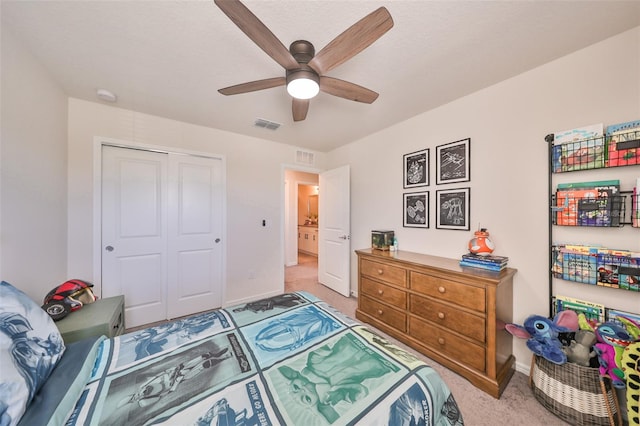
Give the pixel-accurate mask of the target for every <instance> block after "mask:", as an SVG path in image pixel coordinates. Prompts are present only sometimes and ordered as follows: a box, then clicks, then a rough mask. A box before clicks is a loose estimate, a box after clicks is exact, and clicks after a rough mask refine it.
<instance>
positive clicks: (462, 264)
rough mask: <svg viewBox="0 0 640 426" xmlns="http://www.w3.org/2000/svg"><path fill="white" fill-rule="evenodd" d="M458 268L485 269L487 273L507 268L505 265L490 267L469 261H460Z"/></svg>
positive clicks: (486, 264)
mask: <svg viewBox="0 0 640 426" xmlns="http://www.w3.org/2000/svg"><path fill="white" fill-rule="evenodd" d="M460 266H468V267H471V268H478V269H486V270H487V271H494V272H500V271H502V270H503V269H505V268H506V267H507V266H506V265H492V264H488V263H479V262H474V261H471V260H464V259H463V260H461V261H460Z"/></svg>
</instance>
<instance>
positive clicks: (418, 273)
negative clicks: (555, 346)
mask: <svg viewBox="0 0 640 426" xmlns="http://www.w3.org/2000/svg"><path fill="white" fill-rule="evenodd" d="M356 254H357V255H358V309H357V310H356V318H358V319H359V320H361V321H363V322H366V323H369V324H371V325H373V326H374V327H377V328H379V329H380V330H382V331H384V332H385V333H387V334H389V335H390V336H392V337H394V338H396V339H398V340H400V341H401V342H403V343H405V344H407V345H409V346H411V347H412V348H414V349H416V350H418V351H420V352H421V353H423V354H424V355H426V356H428V357H429V358H431V359H433V360H435V361H437V362H439V363H440V364H442V365H444V366H445V367H447V368H449V369H451V370H453V371H455V372H456V373H458V374H460V375H461V376H463V377H465V378H467V379H468V380H469V381H470V382H471V383H473V384H474V385H475V386H476V387H478V388H480V389H482V390H483V391H485V392H487V393H488V394H490V395H492V396H494V397H495V398H500V395H501V394H502V391H504V389H505V387H506V386H507V383H508V382H509V379H511V376H512V375H513V372H514V362H515V358H514V356H513V355H512V345H511V343H512V336H511V334H509V333H508V332H507V331H506V330H505V329H504V324H505V323H509V322H512V321H513V319H512V316H513V276H514V275H515V273H516V270H515V269H512V268H507V269H506V270H504V271H502V272H499V273H497V272H490V271H484V270H482V269H477V268H466V267H464V268H463V267H461V266H460V265H459V264H458V262H459V261H458V260H456V259H448V258H443V257H437V256H429V255H424V254H418V253H411V252H406V251H396V252H393V251H391V252H388V251H380V250H372V249H366V250H356Z"/></svg>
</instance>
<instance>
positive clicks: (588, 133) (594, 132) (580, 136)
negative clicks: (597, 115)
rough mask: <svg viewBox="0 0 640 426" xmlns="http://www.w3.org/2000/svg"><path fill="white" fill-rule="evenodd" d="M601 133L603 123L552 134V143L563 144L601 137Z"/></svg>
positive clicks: (602, 131)
mask: <svg viewBox="0 0 640 426" xmlns="http://www.w3.org/2000/svg"><path fill="white" fill-rule="evenodd" d="M603 133H604V124H603V123H598V124H591V125H589V126H584V127H577V128H575V129H569V130H563V131H560V132H555V133H554V134H553V141H554V143H556V144H565V143H571V142H577V141H581V140H584V139H591V138H595V137H598V136H602V135H603Z"/></svg>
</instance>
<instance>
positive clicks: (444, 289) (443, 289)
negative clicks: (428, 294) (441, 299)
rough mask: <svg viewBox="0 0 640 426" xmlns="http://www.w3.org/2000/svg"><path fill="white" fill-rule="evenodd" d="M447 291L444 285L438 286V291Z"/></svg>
mask: <svg viewBox="0 0 640 426" xmlns="http://www.w3.org/2000/svg"><path fill="white" fill-rule="evenodd" d="M445 291H447V289H446V288H444V287H442V286H440V287H438V292H440V293H444V292H445Z"/></svg>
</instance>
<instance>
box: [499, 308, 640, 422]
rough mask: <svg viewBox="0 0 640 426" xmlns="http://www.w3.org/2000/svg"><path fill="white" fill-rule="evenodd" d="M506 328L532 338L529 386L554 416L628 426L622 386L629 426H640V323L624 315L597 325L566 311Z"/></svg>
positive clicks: (568, 420) (529, 339)
mask: <svg viewBox="0 0 640 426" xmlns="http://www.w3.org/2000/svg"><path fill="white" fill-rule="evenodd" d="M505 328H506V329H507V331H509V332H510V333H511V334H513V335H514V336H516V337H521V338H527V339H528V340H527V347H528V348H529V349H530V350H531V351H532V352H533V353H534V357H533V358H532V361H531V371H530V373H529V385H530V387H531V389H532V390H533V393H534V396H535V397H536V399H537V400H538V401H539V402H540V403H541V404H542V405H543V406H544V407H545V408H547V409H548V410H549V411H551V412H552V413H553V414H555V415H556V416H558V417H560V418H561V419H563V420H565V421H567V422H569V423H571V424H572V425H578V426H592V425H611V426H614V425H615V424H616V423H617V424H619V425H622V415H621V411H620V406H619V403H618V397H617V393H616V388H620V389H626V397H625V398H624V399H625V401H624V402H625V403H626V408H627V409H626V413H627V414H628V416H627V417H628V422H629V423H628V424H629V426H640V408H639V405H640V324H638V323H637V322H634V321H633V320H631V319H629V318H626V317H623V316H617V317H616V320H615V321H606V322H601V323H597V324H596V323H593V324H591V323H589V321H587V320H586V318H585V317H584V314H580V315H577V314H576V313H574V312H572V311H561V312H559V313H558V314H557V315H556V317H555V318H554V319H553V320H550V319H548V318H545V317H542V316H540V315H531V316H529V317H528V318H527V319H526V320H525V322H524V326H520V325H517V324H507V325H506V327H505ZM567 332H569V333H567Z"/></svg>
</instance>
